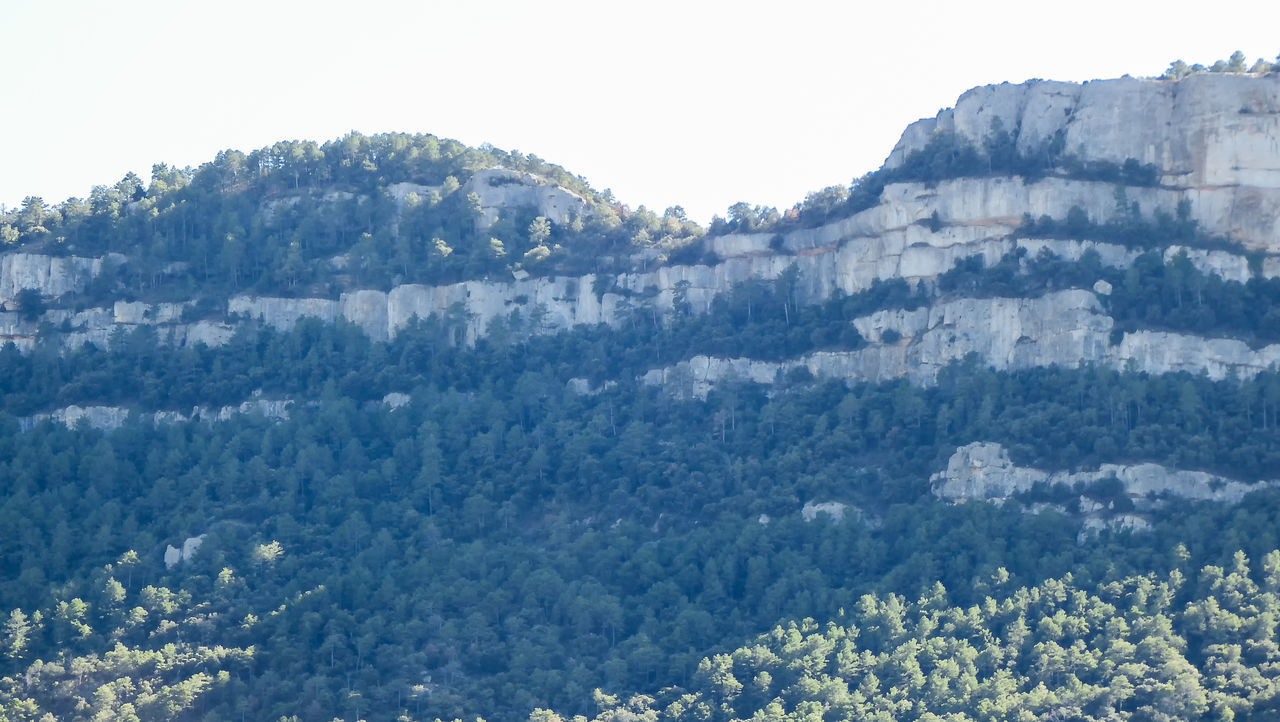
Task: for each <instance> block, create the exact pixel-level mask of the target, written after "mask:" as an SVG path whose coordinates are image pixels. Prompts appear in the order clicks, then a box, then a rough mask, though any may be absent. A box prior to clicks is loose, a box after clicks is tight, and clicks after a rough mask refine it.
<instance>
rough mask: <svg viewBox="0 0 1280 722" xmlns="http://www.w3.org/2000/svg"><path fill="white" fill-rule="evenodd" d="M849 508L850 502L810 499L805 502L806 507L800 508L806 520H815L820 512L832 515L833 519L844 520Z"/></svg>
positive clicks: (801, 514) (801, 515)
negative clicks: (814, 500) (815, 500)
mask: <svg viewBox="0 0 1280 722" xmlns="http://www.w3.org/2000/svg"><path fill="white" fill-rule="evenodd" d="M848 508H849V505H848V504H844V503H842V502H838V501H823V502H813V501H810V502H805V505H804V508H802V509H801V510H800V517H801V518H802V519H804V520H805V521H813V520H814V519H817V518H818V515H819V514H826V515H827V516H829V517H831V521H844V514H845V511H846V510H847V509H848Z"/></svg>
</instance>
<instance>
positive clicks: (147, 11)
mask: <svg viewBox="0 0 1280 722" xmlns="http://www.w3.org/2000/svg"><path fill="white" fill-rule="evenodd" d="M1278 21H1280V6H1277V5H1276V4H1275V3H1232V4H1229V5H1213V4H1206V3H1204V2H1203V1H1202V0H1201V1H1200V2H1196V3H1190V2H1186V3H1180V2H1167V1H1166V2H1160V3H1154V2H1152V3H1137V2H1117V1H1116V0H1110V1H1109V2H1097V1H1094V0H1088V1H1074V2H1053V3H1038V2H1031V1H1028V0H1023V1H1021V2H980V1H978V0H973V1H970V2H957V1H952V2H942V1H937V0H918V1H916V2H886V1H884V0H881V1H880V2H875V3H861V2H834V1H829V2H811V1H806V0H789V1H788V2H785V3H784V2H773V3H765V2H752V1H749V0H748V1H742V0H739V1H736V2H697V1H696V0H684V1H683V2H671V1H669V0H650V1H648V2H630V3H627V2H609V1H608V0H594V1H591V2H587V1H581V2H579V1H567V0H540V1H538V2H516V1H514V0H494V1H491V2H485V1H483V0H472V1H470V2H455V1H452V0H449V1H446V0H440V1H435V2H396V1H392V0H363V1H362V2H359V3H357V2H341V3H339V2H330V1H328V0H313V1H311V2H276V1H273V0H256V1H254V2H247V1H244V0H221V1H219V2H210V1H207V0H206V1H205V2H185V1H181V0H116V1H114V2H106V1H105V0H2V2H0V75H2V79H3V85H2V88H3V95H0V98H3V102H0V131H3V134H2V137H3V139H4V140H3V146H0V203H2V204H5V205H7V206H8V207H10V208H13V207H16V206H18V205H19V204H21V202H22V199H23V198H24V197H25V196H28V195H38V196H41V197H43V198H44V199H45V201H46V202H49V203H56V202H61V201H62V200H64V199H66V198H67V197H70V196H79V197H84V196H87V195H88V193H89V190H90V188H91V187H92V186H94V185H98V184H111V183H114V182H116V181H118V180H119V179H120V178H121V177H123V176H124V175H125V173H127V172H128V171H134V172H136V173H138V175H140V176H142V177H143V179H144V180H145V179H148V178H150V172H151V166H152V164H153V163H157V162H166V163H169V164H171V165H177V166H187V165H191V166H198V165H200V164H201V163H204V162H207V161H209V160H212V158H213V157H214V155H215V154H216V153H217V152H218V151H219V150H222V149H226V148H236V149H239V150H242V151H244V152H246V153H247V152H249V151H251V150H253V149H255V148H259V147H262V146H266V145H270V144H272V143H274V142H276V141H278V140H287V139H309V140H315V141H320V142H323V141H326V140H330V139H333V138H337V137H340V136H341V135H343V134H345V133H346V132H347V131H350V130H358V131H360V132H362V133H366V134H373V133H379V132H387V131H403V132H410V133H433V134H435V135H438V136H442V137H448V138H456V139H458V140H460V141H463V142H465V143H468V144H472V145H478V144H480V143H484V142H488V143H492V144H493V145H495V146H497V147H499V148H504V149H507V150H520V151H522V152H524V153H531V154H536V155H538V156H541V157H542V158H544V159H546V160H548V161H551V162H554V163H559V164H560V165H563V166H564V167H566V168H567V169H568V170H569V171H570V172H573V173H577V174H579V175H582V176H584V177H585V178H586V179H587V180H588V181H589V182H590V183H591V184H592V185H593V186H594V187H596V188H597V189H604V188H611V189H612V190H613V192H614V194H615V195H616V196H617V198H618V199H619V200H620V201H622V202H624V203H627V204H629V205H631V206H632V207H636V206H639V205H642V204H643V205H646V206H648V207H649V208H651V209H653V210H655V211H659V212H661V211H662V209H664V208H666V207H667V206H670V205H682V206H684V207H685V209H686V210H687V211H688V213H689V215H690V216H691V217H692V218H694V219H696V220H699V221H701V222H704V223H705V222H706V221H707V220H708V219H709V218H710V217H711V215H712V214H716V213H719V214H722V215H723V214H724V213H725V209H726V208H727V207H728V206H729V205H731V204H732V203H735V202H737V201H747V202H749V203H752V204H763V205H771V206H776V207H778V208H779V209H784V208H787V207H790V206H791V205H793V204H794V203H796V202H797V201H800V200H801V199H803V198H804V196H805V194H806V193H808V192H810V191H814V190H818V189H820V188H823V187H825V186H828V185H833V184H844V185H847V184H848V183H849V182H850V180H851V179H852V178H854V177H855V176H859V175H862V174H863V173H866V172H868V171H871V170H874V169H875V168H877V167H879V165H880V163H881V162H882V161H883V160H884V158H885V156H886V155H887V154H888V153H889V151H890V150H891V149H892V148H893V145H894V143H895V142H896V141H897V139H898V136H899V134H900V133H901V131H902V129H903V127H904V126H906V124H907V123H909V122H911V121H913V120H916V119H917V118H921V117H925V116H932V115H934V114H935V113H937V112H938V110H939V109H941V108H944V107H949V106H951V105H953V104H954V102H955V99H956V97H957V96H958V95H959V94H960V93H962V92H964V91H965V90H966V89H968V88H971V87H973V86H976V85H984V84H988V83H999V82H1004V81H1010V82H1020V81H1023V80H1026V79H1028V78H1033V77H1038V78H1046V79H1055V80H1087V79H1091V78H1105V77H1117V76H1120V75H1123V74H1126V73H1128V74H1132V75H1138V76H1141V75H1157V74H1159V73H1161V72H1162V71H1163V70H1164V69H1165V68H1166V67H1168V65H1169V63H1170V62H1171V61H1172V60H1174V59H1177V58H1182V59H1184V60H1186V61H1187V62H1188V63H1197V62H1199V63H1204V64H1209V63H1212V62H1213V61H1214V60H1217V59H1220V58H1222V59H1225V58H1226V57H1227V56H1228V55H1230V54H1231V52H1232V51H1234V50H1237V49H1239V50H1242V51H1244V53H1245V55H1246V56H1247V57H1248V58H1249V61H1250V63H1252V61H1253V60H1254V59H1256V58H1258V57H1263V58H1266V59H1267V60H1275V58H1276V55H1277V53H1280V33H1277V32H1276V29H1277V28H1280V22H1278Z"/></svg>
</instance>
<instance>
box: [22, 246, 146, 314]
mask: <svg viewBox="0 0 1280 722" xmlns="http://www.w3.org/2000/svg"><path fill="white" fill-rule="evenodd" d="M121 258H122V257H121ZM103 262H104V259H102V258H81V257H78V256H46V255H43V254H39V253H22V252H18V253H4V254H0V304H3V305H4V306H6V307H11V306H12V304H13V302H14V300H15V299H16V298H17V296H18V293H19V292H20V291H22V290H23V289H31V290H33V291H38V292H39V293H40V295H42V296H61V295H63V294H66V293H72V292H75V291H83V290H84V289H85V288H86V287H87V286H88V285H89V282H90V281H92V280H93V277H94V276H96V275H98V274H99V273H101V272H102V264H103Z"/></svg>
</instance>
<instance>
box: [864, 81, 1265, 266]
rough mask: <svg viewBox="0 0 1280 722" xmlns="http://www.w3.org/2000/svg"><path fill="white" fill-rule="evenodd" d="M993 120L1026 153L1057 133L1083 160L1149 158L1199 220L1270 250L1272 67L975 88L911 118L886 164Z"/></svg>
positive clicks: (983, 130) (978, 137)
mask: <svg viewBox="0 0 1280 722" xmlns="http://www.w3.org/2000/svg"><path fill="white" fill-rule="evenodd" d="M996 127H998V128H1003V129H1004V130H1005V131H1007V132H1009V133H1010V134H1011V135H1012V138H1013V140H1014V142H1015V143H1016V146H1017V149H1018V150H1019V151H1020V152H1021V153H1023V154H1028V155H1030V154H1034V153H1036V152H1038V151H1039V150H1040V149H1043V148H1047V147H1049V146H1050V145H1051V144H1054V143H1055V142H1056V143H1057V144H1058V145H1059V146H1060V147H1061V148H1062V152H1063V153H1064V154H1068V155H1073V156H1075V157H1076V158H1078V159H1080V160H1081V161H1085V162H1105V163H1110V164H1115V165H1117V166H1119V165H1122V164H1124V163H1125V162H1126V161H1129V160H1130V159H1132V160H1134V161H1136V162H1137V163H1140V164H1150V165H1153V166H1154V167H1155V168H1156V171H1157V178H1158V181H1159V183H1160V184H1161V185H1162V186H1165V187H1167V188H1168V189H1171V190H1174V191H1176V192H1177V193H1179V194H1180V197H1181V198H1186V199H1187V200H1188V201H1190V202H1191V207H1192V211H1193V215H1194V216H1195V217H1196V218H1197V219H1199V221H1200V223H1201V225H1202V226H1203V227H1205V228H1207V229H1209V230H1210V231H1212V232H1214V233H1221V234H1226V235H1229V236H1231V237H1232V238H1234V239H1235V240H1238V241H1240V242H1242V243H1244V244H1245V245H1246V246H1249V247H1250V248H1255V249H1260V250H1268V251H1270V250H1273V245H1272V244H1273V243H1274V241H1275V239H1276V238H1277V235H1278V234H1277V230H1280V226H1278V224H1280V213H1277V210H1280V162H1278V158H1280V76H1277V75H1276V74H1274V73H1272V74H1268V75H1262V76H1258V75H1243V74H1217V73H1215V74H1200V75H1192V76H1190V77H1187V78H1183V79H1181V80H1176V81H1174V80H1152V79H1136V78H1119V79H1115V80H1098V81H1092V82H1088V83H1084V84H1075V83H1061V82H1052V81H1028V82H1026V83H1022V84H1018V85H1013V84H1008V83H1005V84H1002V85H989V86H985V87H980V88H974V89H973V90H970V91H969V92H967V93H965V94H964V95H962V96H960V99H959V100H957V101H956V105H955V107H954V108H949V109H947V110H943V111H942V112H940V113H939V114H938V115H937V117H935V118H927V119H924V120H920V121H917V122H916V123H913V124H912V125H911V126H909V127H908V128H907V130H906V132H904V133H903V135H902V138H901V140H899V142H898V145H897V147H895V148H894V150H893V153H892V154H890V156H889V158H888V160H886V162H885V165H886V167H889V168H895V167H898V166H900V165H902V163H904V162H905V161H906V159H907V156H908V155H910V153H911V151H913V150H918V149H921V148H923V147H924V146H925V145H926V144H927V143H928V142H929V140H930V138H932V137H933V135H934V134H935V133H937V132H939V131H950V132H954V133H957V134H958V135H960V136H963V137H965V138H967V139H969V140H971V141H974V142H976V143H978V144H981V143H982V142H983V141H984V140H985V139H986V138H987V137H988V136H989V135H990V134H991V133H992V130H993V128H996ZM1144 207H1148V208H1149V207H1151V206H1147V205H1146V204H1144Z"/></svg>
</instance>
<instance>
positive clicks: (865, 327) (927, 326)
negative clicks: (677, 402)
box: [643, 289, 1280, 398]
mask: <svg viewBox="0 0 1280 722" xmlns="http://www.w3.org/2000/svg"><path fill="white" fill-rule="evenodd" d="M853 325H854V327H855V328H857V329H858V332H859V333H860V334H861V335H862V337H863V338H864V339H867V340H868V341H869V342H871V343H870V344H869V345H868V346H867V347H866V348H862V349H858V350H856V351H820V352H817V353H812V354H807V355H805V356H802V357H800V358H798V359H792V360H788V361H782V362H772V361H759V360H755V359H745V358H732V359H728V358H716V357H710V356H695V357H693V358H691V359H689V360H687V361H682V362H680V363H678V364H676V365H674V366H670V367H666V368H661V369H653V370H651V371H649V372H648V373H646V374H645V375H644V377H643V380H644V382H645V383H649V384H654V385H662V386H665V387H667V388H669V389H670V390H672V391H673V392H675V393H677V394H680V395H684V396H691V397H697V398H702V397H705V396H706V394H707V393H708V392H709V391H710V390H711V389H712V388H713V387H714V386H715V385H716V384H718V383H722V382H724V381H730V380H742V381H753V382H755V383H761V384H771V383H774V382H776V381H778V380H780V379H783V378H785V377H786V376H787V375H788V374H789V373H790V372H792V371H794V370H797V369H804V370H805V371H807V372H808V373H809V374H811V375H813V376H818V377H824V378H838V379H846V380H849V381H867V382H873V383H874V382H881V381H889V380H892V379H898V378H907V379H909V380H911V381H913V382H915V383H919V384H926V385H927V384H932V383H933V382H934V381H936V380H937V375H938V372H939V371H940V370H941V369H942V368H943V367H945V366H946V365H947V364H950V363H953V362H956V361H960V360H963V359H964V358H965V357H966V356H968V355H969V354H976V355H977V356H978V358H979V359H980V360H981V361H982V362H983V363H984V364H986V365H988V366H990V367H992V368H995V369H998V370H1019V369H1027V368H1036V367H1042V366H1065V367H1069V368H1074V367H1076V366H1079V365H1080V364H1097V365H1104V366H1111V367H1114V368H1122V369H1123V368H1133V369H1135V370H1137V371H1145V372H1148V373H1153V374H1162V373H1174V372H1178V371H1188V372H1191V373H1205V374H1207V375H1208V376H1209V378H1212V379H1215V380H1221V379H1224V378H1227V377H1228V376H1232V375H1234V376H1236V377H1238V378H1250V377H1252V376H1255V375H1257V374H1258V373H1259V372H1261V371H1264V370H1266V369H1268V368H1271V367H1273V366H1276V365H1277V364H1280V345H1271V346H1265V347H1263V348H1260V349H1257V350H1254V349H1251V348H1249V346H1248V344H1246V343H1244V342H1243V341H1239V340H1236V339H1226V338H1210V339H1206V338H1202V337H1199V336H1192V335H1188V334H1177V333H1168V332H1160V331H1139V332H1136V333H1127V334H1125V335H1124V337H1123V338H1122V339H1121V340H1120V342H1119V343H1117V344H1115V345H1113V344H1112V343H1111V331H1112V328H1113V326H1114V321H1113V320H1112V318H1111V317H1110V316H1108V315H1106V312H1105V311H1104V309H1103V307H1102V304H1101V302H1100V301H1099V300H1098V296H1097V295H1095V293H1092V292H1089V291H1084V290H1079V289H1072V290H1066V291H1058V292H1055V293H1050V294H1046V295H1044V296H1041V297H1039V298H960V299H955V300H952V301H946V302H943V303H939V304H936V305H933V306H928V307H924V308H918V309H915V310H911V311H907V310H890V311H878V312H876V313H873V314H870V315H868V316H863V317H860V318H857V319H854V320H853ZM887 339H894V340H892V341H888V340H887Z"/></svg>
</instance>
